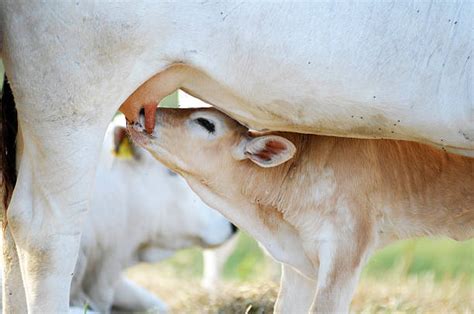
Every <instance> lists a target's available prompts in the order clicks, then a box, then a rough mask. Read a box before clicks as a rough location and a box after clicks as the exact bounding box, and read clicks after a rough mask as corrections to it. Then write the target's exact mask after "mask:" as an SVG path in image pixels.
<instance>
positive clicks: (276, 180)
mask: <svg viewBox="0 0 474 314" xmlns="http://www.w3.org/2000/svg"><path fill="white" fill-rule="evenodd" d="M144 121H145V119H144V117H143V120H141V121H140V122H134V123H132V124H130V125H129V130H130V131H131V135H132V138H133V139H134V140H135V141H136V142H138V143H140V145H142V146H143V147H145V148H146V149H148V150H149V151H150V152H151V153H152V154H153V156H154V157H155V158H156V159H158V160H159V161H161V162H164V163H166V164H169V165H170V167H171V168H172V169H174V170H175V171H177V172H178V173H180V174H181V175H183V177H184V178H186V181H187V182H188V183H189V184H190V186H191V187H192V189H193V190H194V191H196V193H198V195H199V196H200V197H201V198H202V199H203V200H204V201H205V202H207V203H208V204H209V205H210V206H213V207H214V208H216V209H218V210H219V211H220V212H221V213H222V214H224V215H225V216H226V217H228V218H229V219H230V220H231V221H233V222H234V223H236V224H237V225H238V226H239V227H241V228H242V229H243V230H246V231H247V232H249V233H250V234H251V235H252V236H253V237H255V238H256V239H257V240H258V241H259V242H260V243H261V244H262V245H263V246H264V247H265V248H266V249H267V250H268V252H269V253H270V254H271V255H272V256H273V257H274V258H275V259H276V260H278V261H279V262H281V263H282V279H281V288H280V292H279V294H278V300H277V302H276V305H275V310H276V312H278V313H307V312H308V311H311V312H316V313H346V312H348V310H349V304H350V302H351V299H352V295H353V293H354V291H355V287H356V285H357V281H358V278H359V275H360V273H361V271H362V267H363V266H364V264H365V262H366V260H367V259H368V257H369V256H370V255H371V254H372V252H373V251H374V250H376V249H377V248H380V247H383V246H385V245H387V244H388V243H390V242H393V241H395V240H398V239H404V238H409V237H415V236H447V237H450V238H452V239H455V240H467V239H470V238H472V237H474V190H473V189H472V187H474V158H469V157H465V156H459V155H454V154H449V153H447V152H443V151H441V150H437V149H435V148H433V147H430V146H428V145H424V144H419V143H413V142H407V141H398V140H397V141H395V140H372V139H370V140H369V139H353V138H340V137H331V136H319V135H310V134H298V133H288V132H266V133H256V132H249V130H248V129H247V128H246V127H244V126H242V125H241V124H239V123H238V122H236V121H235V120H232V119H231V118H229V117H228V116H226V115H224V114H223V113H221V112H219V111H217V110H215V109H213V108H206V109H164V108H163V109H159V110H158V112H157V115H156V127H155V130H154V132H152V134H148V133H147V132H146V131H145V129H144V128H143V125H144ZM223 165H225V166H223Z"/></svg>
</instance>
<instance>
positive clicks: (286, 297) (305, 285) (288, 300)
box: [275, 264, 316, 314]
mask: <svg viewBox="0 0 474 314" xmlns="http://www.w3.org/2000/svg"><path fill="white" fill-rule="evenodd" d="M315 292H316V281H315V280H311V279H309V278H307V277H305V276H303V275H302V274H300V273H299V272H298V271H296V270H295V269H294V268H293V267H291V266H289V265H285V264H282V266H281V283H280V291H279V292H278V297H277V301H276V303H275V313H281V314H286V313H302V314H303V313H308V311H309V309H310V307H311V304H312V302H313V299H314V295H315Z"/></svg>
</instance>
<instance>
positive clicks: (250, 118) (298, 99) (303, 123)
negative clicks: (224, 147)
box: [183, 67, 474, 156]
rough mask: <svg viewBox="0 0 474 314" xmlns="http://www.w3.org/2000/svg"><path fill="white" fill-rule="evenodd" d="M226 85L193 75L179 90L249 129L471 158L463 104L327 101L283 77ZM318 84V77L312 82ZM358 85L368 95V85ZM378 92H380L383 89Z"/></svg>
mask: <svg viewBox="0 0 474 314" xmlns="http://www.w3.org/2000/svg"><path fill="white" fill-rule="evenodd" d="M237 68H238V67H237ZM239 76H241V73H239V72H238V71H235V72H232V71H229V72H228V75H227V76H226V77H227V78H229V77H239ZM229 81H230V80H229V79H227V80H226V79H223V80H222V81H217V80H216V79H213V78H211V76H210V75H207V74H205V73H203V72H201V71H194V74H193V76H192V78H191V79H190V80H189V81H187V82H186V84H185V86H184V88H183V89H184V90H185V91H187V92H189V93H190V94H192V95H194V96H196V97H198V98H200V99H202V100H204V101H206V102H208V103H210V104H212V105H214V106H216V107H218V108H219V109H221V110H222V111H224V112H226V113H227V114H229V115H230V116H232V117H233V118H235V119H237V120H239V121H240V122H241V123H243V124H245V125H247V126H249V127H250V128H253V129H259V130H262V129H270V130H280V131H290V132H299V133H314V134H324V135H334V136H344V137H358V138H390V139H405V140H412V141H417V142H424V143H427V144H430V145H434V146H438V147H439V148H443V149H446V150H448V151H452V152H454V153H457V154H464V155H468V156H472V155H473V154H474V124H473V123H472V122H471V121H470V120H469V119H468V117H469V116H468V115H467V112H468V109H467V107H468V106H467V103H466V104H461V105H459V106H453V107H452V108H444V109H443V108H439V109H437V106H436V105H431V106H430V104H429V103H419V104H418V106H413V104H412V103H410V102H407V103H406V105H405V104H403V103H402V102H401V101H400V99H399V98H397V97H392V98H391V100H390V103H392V104H394V105H387V104H386V103H383V102H380V103H377V102H376V101H372V100H373V98H372V100H369V101H367V100H364V99H361V97H353V98H350V97H347V98H346V97H344V96H345V95H343V93H342V92H341V93H337V92H336V91H334V92H333V93H332V94H331V95H327V94H328V93H331V92H327V91H326V97H322V96H321V94H311V93H310V92H309V91H308V90H307V86H308V82H307V81H306V82H298V81H297V80H295V81H293V82H292V84H291V85H292V87H293V88H291V89H289V88H288V86H287V85H288V84H286V83H287V82H286V81H285V80H284V79H282V80H281V81H273V82H272V84H271V85H268V86H266V87H264V88H253V89H252V88H251V85H252V84H253V83H255V85H258V82H257V81H258V77H257V78H253V77H246V78H244V77H240V79H234V80H233V81H234V82H230V83H229ZM235 82H237V83H235ZM317 83H318V82H317V78H316V79H315V80H314V82H313V84H314V85H317ZM297 86H300V87H299V88H297ZM358 87H359V90H364V88H365V90H366V92H367V93H369V91H368V89H369V88H368V85H367V86H365V87H364V86H362V85H361V86H358ZM249 90H250V92H249ZM378 90H379V91H382V90H383V86H381V87H380V88H379V89H378ZM382 94H383V92H382ZM402 94H403V93H400V95H402ZM276 95H278V96H276ZM324 98H326V99H328V100H327V101H326V100H324ZM381 98H383V97H381ZM329 99H331V100H329ZM430 100H432V99H430ZM401 103H402V104H401ZM400 104H401V105H400ZM465 113H466V114H465Z"/></svg>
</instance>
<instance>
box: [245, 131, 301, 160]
mask: <svg viewBox="0 0 474 314" xmlns="http://www.w3.org/2000/svg"><path fill="white" fill-rule="evenodd" d="M295 153H296V147H295V145H294V144H293V143H292V142H290V141H289V140H287V139H286V138H284V137H281V136H277V135H263V136H259V137H255V138H252V139H250V140H249V141H248V142H247V143H246V144H245V148H244V156H245V157H246V158H248V159H250V160H251V161H253V162H254V163H256V164H257V165H259V166H260V167H263V168H270V167H275V166H278V165H281V164H282V163H284V162H286V161H288V160H290V159H291V158H293V156H294V155H295Z"/></svg>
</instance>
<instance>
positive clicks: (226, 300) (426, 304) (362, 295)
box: [128, 265, 474, 314]
mask: <svg viewBox="0 0 474 314" xmlns="http://www.w3.org/2000/svg"><path fill="white" fill-rule="evenodd" d="M128 276H129V277H130V278H131V279H132V280H134V281H136V282H138V283H139V284H140V285H142V286H144V287H145V288H147V289H149V290H150V291H152V292H153V293H156V294H157V295H158V296H159V297H160V298H161V299H162V300H163V301H165V302H166V303H167V304H168V305H169V306H170V310H171V313H179V314H181V313H183V314H187V313H190V314H191V313H222V314H228V313H229V314H230V313H232V314H233V313H258V314H261V313H272V308H273V303H274V301H275V298H276V295H277V291H278V283H277V282H275V281H273V280H265V281H261V280H258V281H255V282H236V281H234V282H232V281H225V282H224V283H222V285H221V286H220V287H219V288H218V289H217V291H216V292H215V293H213V294H209V292H208V291H206V290H204V289H203V288H202V287H201V286H200V283H199V280H198V279H196V278H191V279H189V278H177V277H176V276H175V274H166V273H163V272H160V271H159V270H158V269H157V268H156V267H152V266H145V265H143V266H140V267H135V268H133V269H131V270H130V271H129V272H128ZM178 277H179V276H178ZM392 277H393V278H387V279H386V280H383V281H381V280H374V279H371V278H364V279H362V280H361V282H360V284H359V286H358V289H357V292H356V295H355V297H354V300H353V302H352V305H351V312H353V313H463V314H467V313H474V286H473V285H472V283H469V282H466V281H465V280H462V279H458V280H444V281H436V280H435V279H434V278H433V276H424V277H407V278H403V279H400V278H396V277H394V276H392ZM294 314H299V313H294Z"/></svg>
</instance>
